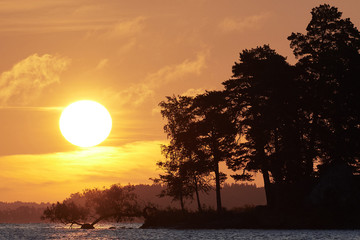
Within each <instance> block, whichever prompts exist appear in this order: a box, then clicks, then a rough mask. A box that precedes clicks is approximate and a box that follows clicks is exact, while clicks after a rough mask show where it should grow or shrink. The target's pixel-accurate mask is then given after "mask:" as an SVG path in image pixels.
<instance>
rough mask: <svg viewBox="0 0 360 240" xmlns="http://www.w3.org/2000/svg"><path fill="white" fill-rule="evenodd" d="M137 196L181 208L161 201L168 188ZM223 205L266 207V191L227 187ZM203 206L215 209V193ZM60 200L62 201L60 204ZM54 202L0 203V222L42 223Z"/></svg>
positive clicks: (190, 205) (145, 188) (191, 205)
mask: <svg viewBox="0 0 360 240" xmlns="http://www.w3.org/2000/svg"><path fill="white" fill-rule="evenodd" d="M134 187H135V193H136V194H138V196H139V199H140V201H143V202H151V203H153V204H155V205H156V206H157V207H158V208H159V209H165V208H167V207H169V206H170V207H173V208H179V203H178V202H172V201H171V198H169V197H163V198H159V197H158V196H157V195H158V194H160V192H161V190H163V189H165V187H164V186H161V185H143V184H140V185H135V186H134ZM221 196H222V202H223V206H224V207H225V208H227V209H232V208H236V207H241V206H244V205H264V204H265V203H266V202H265V193H264V188H262V187H261V188H258V187H256V185H249V184H225V185H224V187H223V189H222V191H221ZM200 199H201V204H202V205H204V206H205V207H206V208H215V191H210V192H209V194H203V193H201V194H200ZM60 200H61V199H59V201H60ZM50 205H51V203H40V204H39V203H33V202H30V203H29V202H19V201H18V202H12V203H8V202H0V223H38V222H41V219H40V217H41V215H42V213H43V211H44V209H45V208H46V207H48V206H50ZM185 207H186V208H187V209H189V210H196V209H197V207H196V202H195V201H190V200H186V202H185Z"/></svg>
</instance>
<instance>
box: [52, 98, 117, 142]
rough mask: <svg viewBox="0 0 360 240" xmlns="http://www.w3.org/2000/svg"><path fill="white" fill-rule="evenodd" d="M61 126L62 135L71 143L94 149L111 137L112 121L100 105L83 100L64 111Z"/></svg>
mask: <svg viewBox="0 0 360 240" xmlns="http://www.w3.org/2000/svg"><path fill="white" fill-rule="evenodd" d="M59 125H60V131H61V133H62V135H63V136H64V137H65V139H66V140H68V141H69V142H70V143H72V144H74V145H76V146H79V147H92V146H95V145H98V144H100V143H101V142H103V141H104V140H105V139H106V138H107V137H108V136H109V134H110V131H111V128H112V119H111V116H110V113H109V112H108V110H107V109H106V108H105V107H104V106H102V105H101V104H100V103H97V102H94V101H90V100H82V101H78V102H75V103H72V104H70V105H69V106H68V107H66V108H65V109H64V111H63V112H62V114H61V117H60V121H59Z"/></svg>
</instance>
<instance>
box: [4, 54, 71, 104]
mask: <svg viewBox="0 0 360 240" xmlns="http://www.w3.org/2000/svg"><path fill="white" fill-rule="evenodd" d="M69 63H70V60H69V59H67V58H61V57H58V56H53V55H50V54H44V55H42V56H39V55H38V54H34V55H31V56H29V57H27V58H26V59H24V60H22V61H20V62H18V63H17V64H15V65H14V66H13V67H12V69H11V70H10V71H6V72H3V73H2V74H1V75H0V105H1V106H26V105H29V104H31V103H32V102H33V101H34V100H35V99H36V98H37V97H38V96H39V95H40V94H41V92H42V91H43V89H45V88H46V87H47V86H49V85H51V84H53V83H58V82H59V81H60V73H61V72H63V71H64V70H65V69H66V68H67V66H68V65H69Z"/></svg>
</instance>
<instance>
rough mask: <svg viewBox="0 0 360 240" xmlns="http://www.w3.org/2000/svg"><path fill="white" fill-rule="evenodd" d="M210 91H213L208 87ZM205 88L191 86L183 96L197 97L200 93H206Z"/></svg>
mask: <svg viewBox="0 0 360 240" xmlns="http://www.w3.org/2000/svg"><path fill="white" fill-rule="evenodd" d="M207 90H208V91H211V89H207ZM205 91H206V90H205V89H203V88H197V89H194V88H190V89H188V90H186V91H185V92H184V93H182V94H181V95H182V96H189V97H195V96H197V95H199V94H203V93H205Z"/></svg>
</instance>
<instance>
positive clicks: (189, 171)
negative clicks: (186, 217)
mask: <svg viewBox="0 0 360 240" xmlns="http://www.w3.org/2000/svg"><path fill="white" fill-rule="evenodd" d="M159 106H160V107H161V108H162V110H161V114H162V116H163V117H164V118H166V119H167V124H166V125H165V126H164V130H165V132H166V133H167V136H168V138H169V139H170V143H169V144H168V145H164V146H162V153H163V155H164V156H165V157H166V158H167V161H166V162H163V161H159V162H158V163H157V165H158V166H159V167H160V168H163V169H164V170H165V171H166V174H162V175H160V178H158V179H155V182H161V183H165V184H166V185H167V186H168V189H167V190H166V191H163V192H162V194H161V195H160V196H166V195H168V196H172V197H173V198H174V199H175V200H179V201H180V204H181V208H182V210H184V201H183V200H184V199H185V198H192V196H193V193H195V195H196V200H197V204H198V210H199V211H201V210H202V209H201V203H200V196H199V191H203V192H207V191H209V190H210V189H211V187H210V184H209V183H208V181H207V178H206V177H207V176H208V175H209V172H210V170H209V169H208V167H207V165H208V163H207V162H206V161H205V159H204V158H203V157H202V155H201V152H200V151H198V148H197V145H198V142H197V139H196V131H195V129H194V121H195V118H196V116H195V115H194V112H193V98H192V97H186V96H179V97H175V96H174V97H167V101H162V102H161V103H160V104H159Z"/></svg>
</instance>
